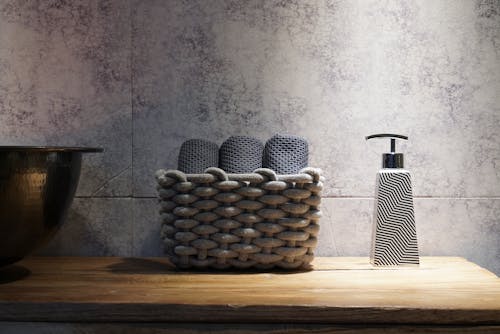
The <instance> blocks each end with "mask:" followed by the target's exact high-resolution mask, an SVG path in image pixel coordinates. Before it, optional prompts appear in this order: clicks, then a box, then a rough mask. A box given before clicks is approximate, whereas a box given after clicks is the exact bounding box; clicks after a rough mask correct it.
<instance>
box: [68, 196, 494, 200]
mask: <svg viewBox="0 0 500 334" xmlns="http://www.w3.org/2000/svg"><path fill="white" fill-rule="evenodd" d="M75 198H96V199H97V198H109V199H113V198H116V199H126V198H130V199H158V196H75ZM322 198H323V199H374V198H373V197H364V196H343V197H338V196H337V197H330V196H325V197H322ZM413 198H414V199H455V200H484V199H494V200H500V197H498V196H484V197H439V196H414V197H413Z"/></svg>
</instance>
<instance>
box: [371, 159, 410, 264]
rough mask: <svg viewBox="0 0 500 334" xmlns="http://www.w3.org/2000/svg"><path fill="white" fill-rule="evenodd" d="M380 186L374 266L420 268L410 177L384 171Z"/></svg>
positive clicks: (379, 177) (379, 178) (405, 174)
mask: <svg viewBox="0 0 500 334" xmlns="http://www.w3.org/2000/svg"><path fill="white" fill-rule="evenodd" d="M377 184H378V191H377V193H378V196H377V199H376V224H375V226H374V233H373V245H372V258H371V261H372V264H374V265H376V266H395V265H404V264H413V265H418V264H419V258H418V246H417V231H416V228H415V216H414V213H413V196H412V188H411V179H410V173H409V172H408V171H406V170H400V169H399V170H382V171H380V172H379V174H378V180H377Z"/></svg>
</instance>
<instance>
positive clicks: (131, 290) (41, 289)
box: [0, 257, 500, 325]
mask: <svg viewBox="0 0 500 334" xmlns="http://www.w3.org/2000/svg"><path fill="white" fill-rule="evenodd" d="M27 270H29V271H30V274H29V275H20V274H19V273H21V272H24V273H26V271H27ZM16 274H18V275H17V276H16ZM9 275H10V276H12V277H16V278H17V280H16V279H13V280H9V277H8V276H9ZM0 281H1V282H2V284H0V321H12V322H15V321H50V322H72V321H79V322H81V321H86V322H110V321H113V322H173V323H177V322H209V323H224V322H233V323H234V322H241V323H289V324H291V323H330V324H386V323H391V324H421V325H424V324H433V325H436V324H437V325H499V324H500V280H499V278H498V277H497V276H496V275H494V274H493V273H491V272H489V271H487V270H485V269H483V268H481V267H479V266H477V265H475V264H473V263H471V262H468V261H467V260H465V259H462V258H456V257H423V258H422V259H421V266H420V267H418V268H416V267H407V268H402V269H391V268H384V269H374V268H373V267H371V266H370V265H369V264H368V259H367V258H317V259H316V260H315V262H314V270H313V271H308V272H292V273H290V272H284V271H278V272H274V273H258V272H237V273H235V272H232V273H224V272H182V271H177V270H175V269H173V267H172V265H171V264H170V263H169V262H168V261H167V260H165V259H161V258H112V257H96V258H81V257H33V258H28V259H26V260H24V261H22V262H20V263H18V264H17V265H16V266H14V267H11V268H4V269H2V270H0Z"/></svg>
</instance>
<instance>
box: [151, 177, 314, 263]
mask: <svg viewBox="0 0 500 334" xmlns="http://www.w3.org/2000/svg"><path fill="white" fill-rule="evenodd" d="M156 180H157V182H158V192H159V197H160V206H161V209H160V215H161V223H162V229H161V238H162V240H163V242H164V244H165V250H166V253H167V254H168V255H169V257H170V259H171V260H172V262H173V263H174V264H176V265H177V266H178V267H180V268H191V267H195V268H205V269H206V268H215V269H228V268H240V269H244V268H256V269H264V270H267V269H272V268H276V267H278V268H284V269H297V268H307V267H309V264H310V263H311V261H312V260H313V258H314V249H315V248H316V245H317V235H318V232H319V219H320V217H321V211H320V210H319V206H320V203H321V196H320V192H321V189H322V186H323V178H322V177H321V176H320V170H319V169H315V168H310V167H308V168H305V169H303V170H301V171H300V173H299V174H294V175H276V173H275V172H274V171H272V170H270V169H266V168H260V169H257V170H255V171H254V172H253V173H249V174H227V173H226V172H224V171H223V170H222V169H219V168H208V169H207V170H206V171H205V173H204V174H184V173H183V172H180V171H178V170H168V171H165V170H159V171H157V172H156Z"/></svg>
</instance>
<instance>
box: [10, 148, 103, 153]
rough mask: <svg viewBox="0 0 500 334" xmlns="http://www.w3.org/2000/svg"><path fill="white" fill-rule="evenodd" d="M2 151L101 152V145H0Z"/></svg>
mask: <svg viewBox="0 0 500 334" xmlns="http://www.w3.org/2000/svg"><path fill="white" fill-rule="evenodd" d="M0 152H76V153H100V152H104V149H103V148H101V147H72V146H0Z"/></svg>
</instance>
